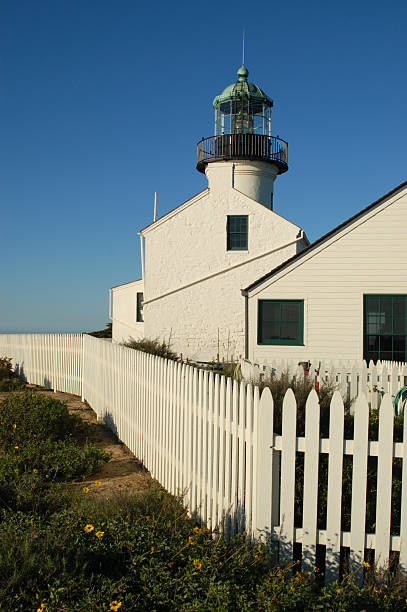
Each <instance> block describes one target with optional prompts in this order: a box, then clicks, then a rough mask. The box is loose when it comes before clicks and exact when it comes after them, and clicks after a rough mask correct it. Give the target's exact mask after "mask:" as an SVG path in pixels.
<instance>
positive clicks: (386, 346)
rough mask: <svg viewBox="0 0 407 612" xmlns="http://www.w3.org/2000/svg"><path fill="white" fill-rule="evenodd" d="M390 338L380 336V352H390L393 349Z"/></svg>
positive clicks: (391, 338)
mask: <svg viewBox="0 0 407 612" xmlns="http://www.w3.org/2000/svg"><path fill="white" fill-rule="evenodd" d="M392 340H393V337H392V336H380V351H391V350H392V349H393V342H392Z"/></svg>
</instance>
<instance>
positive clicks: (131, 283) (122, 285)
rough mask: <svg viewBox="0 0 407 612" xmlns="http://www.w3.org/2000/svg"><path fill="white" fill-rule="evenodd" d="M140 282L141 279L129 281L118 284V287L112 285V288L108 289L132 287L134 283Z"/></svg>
mask: <svg viewBox="0 0 407 612" xmlns="http://www.w3.org/2000/svg"><path fill="white" fill-rule="evenodd" d="M142 280H143V279H142V278H136V280H132V281H129V282H128V283H120V285H114V286H113V287H110V289H118V288H119V287H124V286H125V285H133V284H134V283H139V282H140V281H142Z"/></svg>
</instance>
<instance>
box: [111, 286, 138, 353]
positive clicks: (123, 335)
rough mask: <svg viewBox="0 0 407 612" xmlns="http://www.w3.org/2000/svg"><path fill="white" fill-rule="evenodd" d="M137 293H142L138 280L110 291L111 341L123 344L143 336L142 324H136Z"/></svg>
mask: <svg viewBox="0 0 407 612" xmlns="http://www.w3.org/2000/svg"><path fill="white" fill-rule="evenodd" d="M137 293H143V281H142V280H138V281H134V282H132V283H127V284H125V285H119V286H118V287H113V289H112V323H113V325H112V340H113V342H124V341H126V340H129V338H134V339H138V338H142V337H143V336H144V323H138V322H137Z"/></svg>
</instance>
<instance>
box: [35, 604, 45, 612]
mask: <svg viewBox="0 0 407 612" xmlns="http://www.w3.org/2000/svg"><path fill="white" fill-rule="evenodd" d="M42 610H45V604H43V603H42V604H41V605H40V607H39V608H37V612H42Z"/></svg>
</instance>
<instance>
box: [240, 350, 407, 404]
mask: <svg viewBox="0 0 407 612" xmlns="http://www.w3.org/2000/svg"><path fill="white" fill-rule="evenodd" d="M309 363H310V365H309V370H308V375H309V376H310V377H312V379H313V380H315V382H316V383H317V384H321V383H323V382H329V383H333V384H334V385H335V386H336V387H337V388H338V389H339V391H340V392H341V396H342V398H343V399H344V400H354V399H356V397H357V396H358V395H360V394H361V393H363V394H364V395H365V396H366V398H367V401H368V404H369V406H370V408H372V409H376V408H378V407H379V406H380V402H381V398H382V397H383V396H384V394H385V393H388V394H390V395H391V396H392V397H393V398H394V397H395V395H396V393H397V391H399V390H400V389H401V388H402V387H405V386H406V385H407V363H397V362H391V361H378V362H377V363H376V365H375V364H374V363H373V362H372V361H371V362H370V363H369V365H367V364H366V362H365V361H358V362H349V361H348V362H343V361H327V360H325V361H324V360H319V359H316V358H310V360H309ZM240 367H241V373H242V378H243V380H245V381H246V382H249V381H250V382H252V383H258V382H260V381H263V380H269V379H270V377H273V376H274V377H276V378H279V377H280V376H281V374H283V373H284V372H287V373H288V375H289V376H290V377H292V376H294V377H295V376H297V377H298V376H299V377H300V378H302V377H303V376H304V367H303V366H302V365H300V363H299V362H298V361H294V360H292V359H291V360H288V359H275V360H273V361H272V362H270V363H267V364H258V363H251V362H250V361H247V360H244V359H242V360H241V361H240ZM403 407H404V402H403V399H402V398H400V400H399V402H398V410H399V411H400V410H402V409H403Z"/></svg>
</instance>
